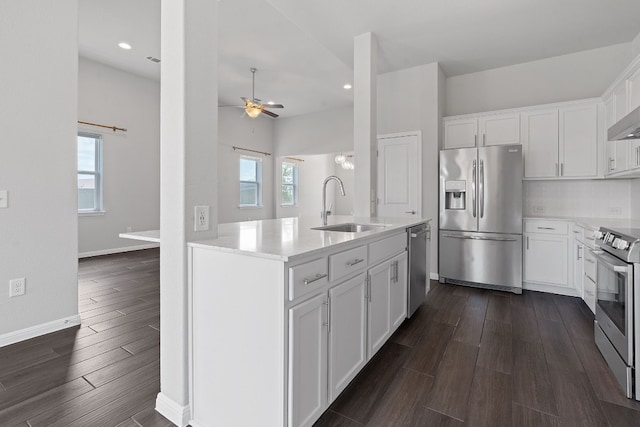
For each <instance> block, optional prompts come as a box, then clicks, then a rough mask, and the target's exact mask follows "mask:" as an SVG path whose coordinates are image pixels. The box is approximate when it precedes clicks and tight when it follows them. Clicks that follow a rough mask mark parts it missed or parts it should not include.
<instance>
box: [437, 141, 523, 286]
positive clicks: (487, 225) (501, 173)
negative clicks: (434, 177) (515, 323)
mask: <svg viewBox="0 0 640 427" xmlns="http://www.w3.org/2000/svg"><path fill="white" fill-rule="evenodd" d="M439 237H440V239H439V247H440V249H439V264H440V271H439V274H440V282H448V283H454V284H461V285H468V286H479V287H486V288H491V289H498V290H505V291H510V292H514V293H522V146H520V145H503V146H495V147H480V148H462V149H457V150H442V151H440V232H439Z"/></svg>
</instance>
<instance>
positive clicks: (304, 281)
mask: <svg viewBox="0 0 640 427" xmlns="http://www.w3.org/2000/svg"><path fill="white" fill-rule="evenodd" d="M325 277H327V275H326V274H316V276H315V277H314V278H312V279H304V280H303V281H302V282H303V283H304V284H305V285H308V284H310V283H313V282H317V281H318V280H320V279H324V278H325Z"/></svg>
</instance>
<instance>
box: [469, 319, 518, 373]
mask: <svg viewBox="0 0 640 427" xmlns="http://www.w3.org/2000/svg"><path fill="white" fill-rule="evenodd" d="M511 337H512V333H511V324H509V323H503V322H499V321H496V320H485V322H484V328H483V330H482V338H481V340H480V351H479V352H478V361H477V365H478V366H480V367H483V368H488V369H492V370H494V371H498V372H502V373H504V374H510V373H511V371H512V367H513V352H512V347H513V345H512V338H511Z"/></svg>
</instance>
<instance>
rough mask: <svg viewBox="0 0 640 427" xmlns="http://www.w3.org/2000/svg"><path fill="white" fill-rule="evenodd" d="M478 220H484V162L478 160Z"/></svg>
mask: <svg viewBox="0 0 640 427" xmlns="http://www.w3.org/2000/svg"><path fill="white" fill-rule="evenodd" d="M480 218H484V161H483V160H480Z"/></svg>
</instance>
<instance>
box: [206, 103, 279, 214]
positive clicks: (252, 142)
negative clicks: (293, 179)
mask: <svg viewBox="0 0 640 427" xmlns="http://www.w3.org/2000/svg"><path fill="white" fill-rule="evenodd" d="M218 115H219V123H218V126H219V130H218V215H219V222H220V223H221V224H222V223H226V222H237V221H247V220H257V219H272V218H275V199H274V191H273V186H274V182H275V181H274V158H275V153H274V149H275V147H274V138H273V136H274V120H273V119H271V118H269V117H266V116H259V117H258V118H257V119H251V118H249V117H248V116H247V115H246V114H243V111H242V110H241V109H239V108H219V109H218ZM233 146H237V147H243V148H249V149H251V150H257V151H264V152H267V153H272V155H271V156H263V155H261V154H255V153H250V152H245V151H240V150H236V151H234V150H233V148H232V147H233ZM243 155H246V156H254V157H258V158H260V159H262V184H263V187H262V207H261V208H257V209H256V208H240V207H239V205H240V178H239V167H240V156H243Z"/></svg>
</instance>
